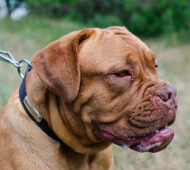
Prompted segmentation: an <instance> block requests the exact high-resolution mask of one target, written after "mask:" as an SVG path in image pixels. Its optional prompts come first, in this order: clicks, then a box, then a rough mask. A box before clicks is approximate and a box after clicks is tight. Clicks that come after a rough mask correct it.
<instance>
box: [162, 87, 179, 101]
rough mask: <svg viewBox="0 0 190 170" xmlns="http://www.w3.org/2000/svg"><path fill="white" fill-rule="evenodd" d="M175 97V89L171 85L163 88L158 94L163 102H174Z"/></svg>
mask: <svg viewBox="0 0 190 170" xmlns="http://www.w3.org/2000/svg"><path fill="white" fill-rule="evenodd" d="M175 95H176V88H175V87H174V86H172V85H167V86H164V87H163V88H162V90H161V92H160V93H159V97H160V98H161V99H162V100H163V101H165V102H166V101H168V100H170V101H174V100H175Z"/></svg>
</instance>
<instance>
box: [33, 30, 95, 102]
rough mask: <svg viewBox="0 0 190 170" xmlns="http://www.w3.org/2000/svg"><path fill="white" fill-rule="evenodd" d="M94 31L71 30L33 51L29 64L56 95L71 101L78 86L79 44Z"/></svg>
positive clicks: (75, 95)
mask: <svg viewBox="0 0 190 170" xmlns="http://www.w3.org/2000/svg"><path fill="white" fill-rule="evenodd" d="M93 32H94V30H92V29H84V30H83V31H77V32H72V33H70V34H68V35H66V36H63V37H62V38H60V39H58V40H56V41H54V42H52V43H50V44H49V45H48V46H46V47H45V48H44V49H42V50H40V51H38V52H37V53H35V55H34V57H33V59H32V61H31V64H32V67H33V69H34V70H35V72H36V74H37V76H38V77H39V79H40V80H41V81H42V83H43V84H44V85H45V86H46V87H47V88H48V89H50V90H51V91H53V92H55V93H56V94H57V95H59V96H61V97H64V99H65V101H66V102H72V101H73V100H74V99H75V98H76V97H77V94H78V90H79V86H80V69H79V62H78V53H79V45H80V43H81V42H83V41H84V40H86V39H88V38H89V37H90V35H91V34H92V33H93Z"/></svg>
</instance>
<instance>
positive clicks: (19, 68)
mask: <svg viewBox="0 0 190 170" xmlns="http://www.w3.org/2000/svg"><path fill="white" fill-rule="evenodd" d="M22 63H27V64H28V65H29V66H30V67H32V66H31V64H30V61H28V60H26V59H22V60H20V61H19V62H18V67H17V71H18V74H19V75H20V77H21V78H22V79H23V78H24V75H23V74H22V72H21V67H22Z"/></svg>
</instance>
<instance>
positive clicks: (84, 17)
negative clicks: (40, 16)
mask: <svg viewBox="0 0 190 170" xmlns="http://www.w3.org/2000/svg"><path fill="white" fill-rule="evenodd" d="M27 2H28V4H29V6H31V7H32V9H35V10H36V9H37V10H36V11H40V12H42V13H44V14H45V15H48V14H49V15H51V16H54V17H67V18H70V19H72V20H75V21H80V22H83V23H85V24H89V25H92V26H96V27H107V26H110V25H125V26H126V27H127V28H128V29H129V30H131V31H132V32H133V33H135V34H137V35H141V36H144V37H148V36H157V35H160V34H172V33H174V32H178V31H181V30H185V31H189V30H190V10H189V9H190V0H144V1H139V0H93V1H89V0H41V1H38V0H27Z"/></svg>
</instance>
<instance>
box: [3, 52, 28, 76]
mask: <svg viewBox="0 0 190 170" xmlns="http://www.w3.org/2000/svg"><path fill="white" fill-rule="evenodd" d="M0 60H1V61H4V62H7V63H10V64H13V65H14V66H15V67H16V68H17V71H18V74H19V75H20V77H21V78H22V79H23V78H24V75H23V74H22V73H21V67H22V63H27V64H28V65H30V66H31V64H30V61H28V60H26V59H22V60H20V61H16V60H15V58H14V57H13V56H12V54H11V53H10V52H6V51H2V50H0Z"/></svg>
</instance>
